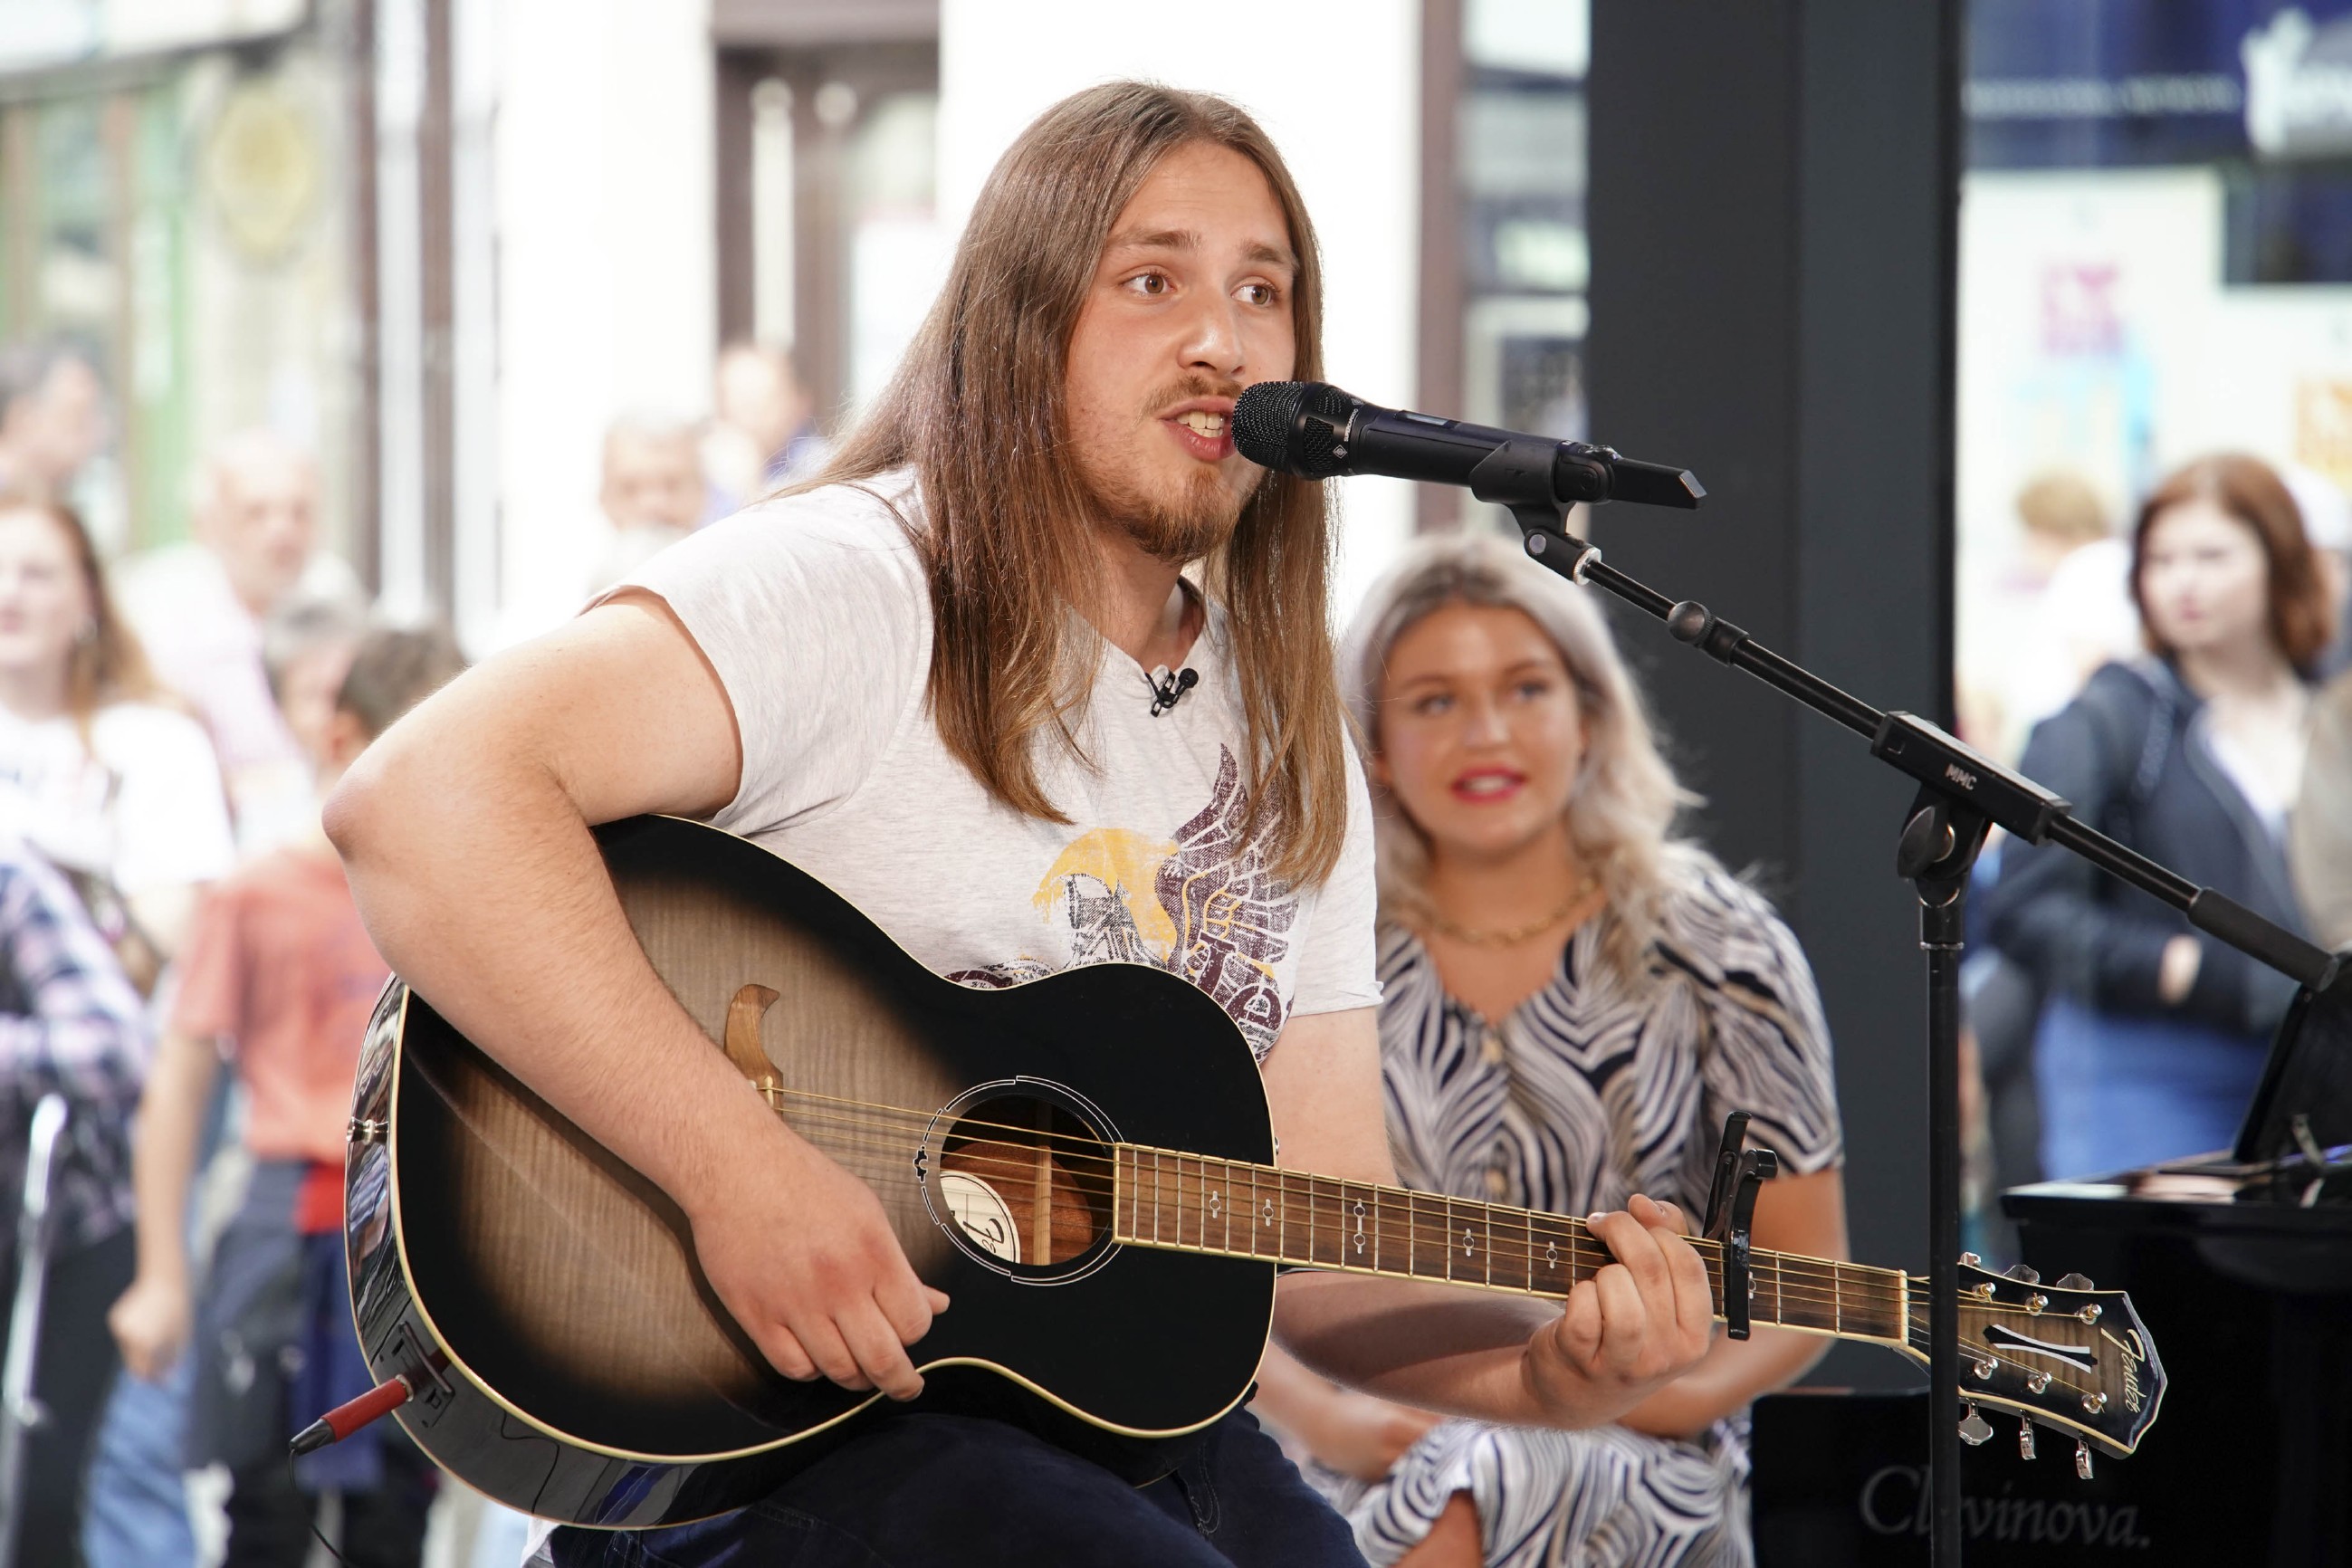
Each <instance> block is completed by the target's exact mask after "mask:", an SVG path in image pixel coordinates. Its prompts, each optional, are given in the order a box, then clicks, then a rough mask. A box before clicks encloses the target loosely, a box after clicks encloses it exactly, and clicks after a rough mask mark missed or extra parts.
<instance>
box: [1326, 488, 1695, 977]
mask: <svg viewBox="0 0 2352 1568" xmlns="http://www.w3.org/2000/svg"><path fill="white" fill-rule="evenodd" d="M1447 605H1486V606H1492V607H1494V608H1497V609H1510V610H1517V611H1518V612H1520V613H1521V614H1522V615H1524V616H1527V617H1528V619H1529V620H1531V621H1533V622H1535V624H1536V625H1537V626H1538V627H1540V628H1541V629H1542V631H1543V633H1544V635H1545V636H1546V637H1549V638H1550V639H1551V644H1552V646H1553V647H1555V648H1557V649H1558V650H1559V657H1560V662H1561V663H1562V664H1563V665H1565V666H1566V667H1567V669H1568V674H1569V679H1570V680H1572V681H1573V682H1574V683H1575V686H1576V695H1577V702H1578V705H1579V707H1580V709H1581V710H1582V713H1583V718H1584V727H1585V742H1584V758H1583V761H1582V763H1581V764H1580V768H1579V770H1578V773H1577V777H1576V784H1575V786H1574V788H1573V789H1572V790H1571V791H1570V794H1569V799H1568V812H1567V820H1568V830H1569V836H1570V838H1571V839H1572V840H1573V842H1574V843H1575V845H1576V848H1577V852H1578V854H1580V856H1582V857H1583V858H1584V862H1585V865H1586V866H1587V867H1588V868H1590V869H1591V873H1592V875H1593V877H1594V879H1596V880H1598V881H1599V882H1600V884H1601V889H1602V891H1604V892H1605V893H1606V894H1607V895H1608V898H1609V907H1610V909H1611V910H1612V913H1613V914H1614V915H1615V917H1616V919H1615V921H1613V923H1612V925H1611V927H1610V931H1609V934H1608V938H1607V941H1606V943H1605V945H1604V947H1603V950H1602V956H1603V958H1604V959H1605V960H1606V962H1607V963H1609V964H1610V966H1611V967H1612V968H1613V969H1614V970H1616V971H1617V973H1619V974H1620V975H1621V976H1622V977H1624V978H1626V979H1628V980H1633V979H1635V978H1637V977H1638V976H1640V975H1641V974H1642V973H1643V972H1644V970H1645V968H1646V964H1647V958H1648V953H1649V950H1650V945H1651V943H1652V942H1654V941H1655V940H1656V939H1657V936H1658V933H1659V931H1660V930H1661V929H1662V928H1663V926H1664V922H1665V917H1666V908H1667V904H1668V901H1669V900H1670V899H1671V898H1672V896H1673V894H1674V893H1675V890H1676V889H1678V888H1680V887H1683V886H1686V885H1688V883H1689V882H1690V881H1692V880H1694V879H1696V878H1697V877H1699V876H1701V875H1703V874H1705V873H1706V871H1708V870H1710V869H1712V868H1715V859H1714V858H1713V857H1712V856H1710V855H1708V854H1707V853H1706V851H1705V850H1704V849H1701V848H1699V847H1697V846H1696V845H1694V844H1690V843H1687V842H1685V841H1682V840H1678V839H1675V838H1674V837H1671V832H1672V829H1673V827H1674V823H1675V816H1677V815H1678V814H1679V813H1680V812H1681V811H1682V810H1683V808H1684V807H1685V806H1690V805H1697V804H1698V799H1699V797H1698V796H1696V795H1693V794H1692V793H1691V792H1690V791H1688V790H1686V789H1685V788H1683V787H1682V785H1681V784H1677V783H1676V782H1675V775H1674V770H1673V769H1671V768H1669V767H1668V766H1667V765H1666V760H1665V758H1664V757H1663V756H1661V755H1660V754H1659V752H1658V746H1657V742H1656V740H1655V739H1654V735H1653V732H1652V730H1651V727H1650V720H1649V715H1648V713H1647V711H1646V710H1645V708H1644V705H1643V700H1642V695H1641V693H1640V691H1638V690H1637V689H1635V688H1634V685H1633V679H1632V678H1631V677H1630V676H1629V675H1628V674H1627V673H1626V670H1625V665H1624V662H1623V661H1622V659H1620V658H1618V657H1617V645H1616V643H1615V641H1614V640H1613V639H1612V638H1611V637H1610V635H1609V627H1608V626H1607V624H1606V623H1605V622H1604V621H1602V619H1601V612H1600V611H1599V609H1598V608H1596V607H1595V606H1594V605H1593V604H1592V603H1591V600H1590V599H1589V598H1588V597H1587V595H1586V594H1585V591H1584V590H1583V589H1582V588H1580V587H1578V586H1576V585H1575V584H1571V583H1568V582H1566V581H1563V580H1562V579H1561V578H1560V577H1559V576H1558V575H1556V574H1553V573H1551V572H1549V571H1547V570H1546V569H1544V568H1543V567H1541V566H1538V565H1537V564H1536V563H1533V562H1531V561H1529V560H1528V559H1527V558H1526V557H1525V556H1524V555H1522V554H1520V552H1518V551H1517V550H1516V549H1513V548H1512V547H1511V546H1510V545H1509V544H1507V543H1506V542H1503V541H1502V540H1501V539H1499V538H1496V536H1494V535H1492V534H1486V533H1457V534H1433V535H1429V536H1427V537H1424V538H1423V539H1421V540H1418V541H1416V542H1414V543H1413V544H1412V546H1411V547H1410V548H1409V549H1407V550H1406V552H1405V553H1404V556H1403V558H1402V560H1400V561H1399V562H1398V563H1396V564H1395V565H1394V566H1392V567H1391V568H1390V570H1389V572H1388V573H1387V574H1386V575H1384V576H1382V577H1381V580H1380V581H1379V582H1378V583H1376V584H1373V585H1372V589H1371V592H1370V593H1369V594H1367V595H1365V596H1364V602H1363V604H1362V605H1360V606H1359V607H1358V609H1357V611H1356V616H1355V620H1354V621H1353V623H1352V624H1351V625H1350V626H1349V628H1348V635H1347V637H1345V638H1344V639H1343V641H1342V643H1341V645H1340V655H1339V686H1340V691H1341V694H1342V695H1343V696H1344V697H1345V698H1346V700H1347V703H1348V710H1349V713H1350V714H1352V715H1353V717H1354V718H1355V721H1356V724H1357V727H1358V731H1359V733H1360V737H1361V739H1362V742H1363V744H1364V746H1365V749H1366V751H1367V752H1369V753H1370V754H1371V755H1375V756H1376V755H1378V753H1379V752H1380V744H1381V726H1380V704H1381V687H1382V685H1383V682H1384V679H1385V677H1386V673H1387V667H1388V658H1389V653H1390V650H1391V649H1392V648H1394V647H1396V645H1397V642H1398V639H1400V638H1401V637H1403V636H1404V634H1405V633H1406V632H1408V631H1410V630H1411V629H1412V627H1413V626H1417V625H1419V624H1420V623H1421V622H1422V621H1423V619H1425V618H1427V617H1428V616H1431V615H1433V614H1434V613H1435V612H1437V611H1439V610H1442V609H1444V608H1445V607H1446V606H1447ZM1367 771H1368V773H1369V772H1370V770H1367ZM1370 784H1371V791H1372V816H1373V822H1374V824H1375V827H1376V832H1377V839H1378V844H1379V853H1380V890H1381V915H1382V917H1383V918H1384V919H1391V920H1402V921H1406V922H1407V923H1417V922H1418V921H1421V920H1422V919H1423V918H1424V917H1426V916H1427V915H1428V914H1429V913H1430V912H1431V910H1430V903H1429V896H1428V881H1429V843H1428V839H1427V838H1426V837H1425V836H1424V835H1423V833H1422V830H1421V828H1420V826H1418V825H1417V824H1416V823H1414V822H1413V820H1412V817H1411V816H1409V815H1407V814H1406V812H1405V811H1404V809H1403V807H1402V805H1401V804H1399V803H1398V802H1397V800H1396V799H1395V798H1394V796H1393V795H1391V794H1390V792H1389V791H1388V790H1386V789H1384V788H1383V787H1382V786H1381V784H1380V783H1379V781H1378V780H1377V779H1376V778H1374V779H1372V780H1371V781H1370Z"/></svg>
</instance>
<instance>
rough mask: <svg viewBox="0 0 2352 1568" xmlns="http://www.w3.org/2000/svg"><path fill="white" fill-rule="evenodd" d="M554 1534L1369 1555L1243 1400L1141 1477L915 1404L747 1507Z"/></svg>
mask: <svg viewBox="0 0 2352 1568" xmlns="http://www.w3.org/2000/svg"><path fill="white" fill-rule="evenodd" d="M550 1546H551V1550H552V1551H553V1552H554V1555H555V1561H556V1563H557V1564H558V1568H1038V1565H1040V1564H1047V1563H1051V1564H1054V1565H1055V1568H1089V1565H1091V1564H1096V1563H1102V1564H1108V1565H1113V1568H1364V1560H1363V1557H1362V1556H1361V1555H1360V1553H1358V1552H1357V1551H1356V1543H1355V1540H1354V1538H1353V1536H1351V1535H1350V1534H1349V1531H1348V1526H1347V1522H1346V1521H1343V1520H1342V1519H1340V1517H1339V1515H1338V1514H1336V1513H1334V1512H1332V1511H1331V1509H1330V1506H1329V1505H1328V1504H1327V1503H1326V1502H1324V1500H1322V1499H1321V1498H1319V1497H1318V1496H1317V1495H1316V1494H1315V1493H1314V1492H1312V1491H1310V1490H1308V1489H1307V1484H1306V1483H1305V1482H1304V1481H1302V1480H1300V1479H1299V1478H1298V1471H1297V1469H1296V1468H1294V1467H1293V1466H1292V1465H1291V1463H1290V1461H1289V1460H1288V1459H1286V1458H1283V1454H1282V1450H1281V1449H1280V1448H1278V1447H1276V1446H1275V1443H1274V1439H1272V1438H1271V1437H1268V1436H1266V1435H1265V1433H1264V1432H1262V1431H1260V1430H1259V1429H1258V1425H1257V1422H1256V1421H1255V1420H1254V1419H1253V1418H1252V1417H1251V1416H1250V1415H1249V1414H1248V1413H1247V1412H1245V1411H1239V1410H1237V1411H1235V1412H1234V1413H1233V1414H1232V1415H1228V1416H1226V1417H1225V1418H1224V1419H1223V1420H1222V1421H1220V1422H1218V1423H1217V1425H1216V1426H1213V1427H1212V1428H1210V1431H1209V1435H1208V1436H1207V1437H1206V1438H1205V1439H1204V1440H1203V1441H1202V1444H1201V1446H1200V1447H1199V1448H1197V1449H1196V1450H1195V1451H1194V1453H1193V1456H1192V1458H1190V1459H1188V1460H1186V1461H1185V1463H1184V1465H1183V1468H1181V1469H1179V1470H1178V1471H1177V1472H1176V1473H1175V1474H1174V1475H1172V1476H1170V1477H1167V1478H1166V1479H1161V1480H1158V1481H1154V1482H1153V1483H1152V1484H1151V1485H1150V1486H1148V1487H1141V1488H1137V1487H1130V1486H1129V1485H1128V1484H1127V1483H1126V1482H1124V1481H1122V1480H1120V1479H1118V1477H1116V1476H1114V1475H1112V1474H1111V1473H1110V1472H1109V1471H1108V1470H1106V1469H1104V1468H1101V1467H1100V1466H1098V1465H1096V1464H1093V1463H1090V1462H1089V1461H1087V1460H1085V1459H1081V1458H1076V1456H1075V1455H1071V1454H1067V1453H1065V1452H1064V1451H1063V1450H1061V1449H1059V1448H1056V1447H1054V1446H1052V1445H1051V1444H1049V1443H1046V1442H1045V1441H1044V1440H1043V1439H1041V1438H1037V1437H1034V1436H1030V1435H1029V1434H1028V1433H1026V1432H1024V1431H1021V1430H1019V1429H1018V1428H1016V1427H1013V1426H1006V1425H1004V1424H1003V1423H1002V1422H997V1421H990V1420H985V1419H982V1418H981V1417H978V1416H970V1415H921V1414H910V1415H904V1416H901V1417H899V1418H898V1419H897V1420H894V1421H889V1422H887V1423H884V1424H882V1425H881V1426H878V1427H877V1429H876V1430H875V1431H874V1432H872V1433H871V1434H869V1435H868V1436H863V1437H861V1438H859V1439H858V1440H857V1441H856V1442H854V1443H851V1444H848V1445H847V1446H845V1447H843V1448H841V1449H840V1450H839V1451H837V1452H835V1453H834V1454H831V1455H829V1456H827V1457H826V1458H824V1459H823V1460H820V1461H819V1462H818V1463H816V1464H814V1465H812V1466H811V1467H810V1468H808V1469H806V1470H804V1471H803V1472H802V1473H801V1474H800V1475H798V1476H796V1477H794V1478H793V1479H792V1480H791V1481H789V1482H787V1483H785V1485H783V1486H782V1487H781V1488H779V1489H777V1490H775V1491H774V1492H772V1493H771V1494H770V1495H769V1496H768V1497H766V1498H764V1499H762V1500H761V1501H759V1502H757V1503H754V1504H753V1505H752V1506H751V1507H750V1508H747V1509H740V1510H737V1511H735V1512H733V1513H730V1514H725V1515H722V1516H720V1517H719V1518H718V1519H708V1520H703V1521H700V1522H698V1523H695V1524H681V1525H674V1526H672V1527H670V1528H669V1529H667V1530H646V1531H628V1532H622V1531H594V1530H560V1531H556V1533H555V1537H554V1540H553V1541H552V1542H550Z"/></svg>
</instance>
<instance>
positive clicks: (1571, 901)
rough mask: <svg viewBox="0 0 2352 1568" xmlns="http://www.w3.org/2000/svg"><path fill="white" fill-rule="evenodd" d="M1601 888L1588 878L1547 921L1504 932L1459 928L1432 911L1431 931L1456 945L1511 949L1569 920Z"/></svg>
mask: <svg viewBox="0 0 2352 1568" xmlns="http://www.w3.org/2000/svg"><path fill="white" fill-rule="evenodd" d="M1600 886H1601V884H1600V883H1599V882H1598V881H1596V880H1595V879H1592V878H1591V877H1587V878H1585V879H1584V880H1582V881H1580V882H1579V883H1578V884H1577V885H1576V886H1575V888H1574V889H1571V890H1570V893H1569V895H1568V897H1567V898H1566V899H1564V900H1561V901H1560V904H1559V908H1558V909H1555V910H1552V912H1551V913H1549V914H1548V915H1546V916H1544V917H1543V919H1541V920H1538V921H1528V923H1527V924H1525V925H1519V926H1506V927H1504V928H1503V929H1502V930H1500V931H1474V930H1472V929H1471V928H1470V927H1468V926H1463V925H1455V924H1454V922H1453V921H1450V920H1447V919H1446V918H1445V917H1444V915H1441V914H1439V913H1438V912H1437V911H1436V910H1430V911H1428V924H1429V929H1430V930H1432V931H1435V932H1437V933H1438V934H1439V935H1440V936H1450V937H1452V938H1453V939H1454V941H1456V942H1468V943H1469V944H1470V945H1471V946H1473V947H1510V946H1513V945H1514V944H1516V943H1518V942H1525V941H1527V940H1528V938H1529V937H1531V936H1539V935H1541V934H1542V933H1543V932H1545V931H1549V930H1551V928H1552V927H1554V926H1556V925H1558V924H1559V922H1560V921H1564V920H1566V919H1568V917H1569V916H1570V915H1571V914H1574V913H1575V912H1576V906H1577V905H1579V904H1580V903H1582V902H1583V901H1584V900H1586V899H1588V898H1590V897H1591V895H1592V894H1593V893H1594V892H1595V891H1596V890H1598V889H1599V888H1600Z"/></svg>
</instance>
